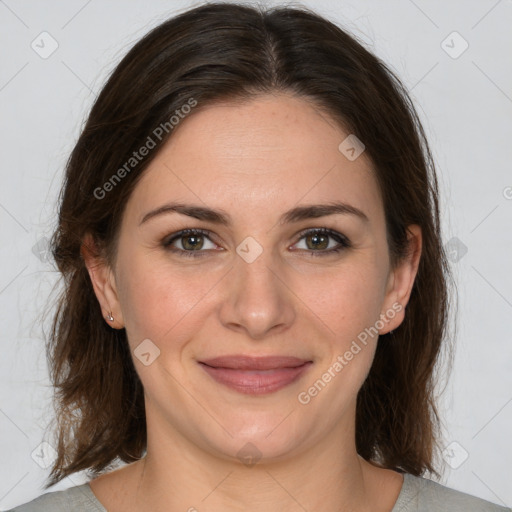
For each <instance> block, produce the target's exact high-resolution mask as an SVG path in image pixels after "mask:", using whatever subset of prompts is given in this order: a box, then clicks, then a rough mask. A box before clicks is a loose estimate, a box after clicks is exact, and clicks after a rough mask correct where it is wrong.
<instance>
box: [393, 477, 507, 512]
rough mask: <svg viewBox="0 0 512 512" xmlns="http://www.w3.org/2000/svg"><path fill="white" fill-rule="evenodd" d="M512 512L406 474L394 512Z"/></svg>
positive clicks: (436, 483) (425, 479)
mask: <svg viewBox="0 0 512 512" xmlns="http://www.w3.org/2000/svg"><path fill="white" fill-rule="evenodd" d="M436 511H438V512H444V511H450V512H470V511H471V512H511V511H512V509H510V508H507V507H503V506H500V505H496V504H494V503H491V502H490V501H486V500H483V499H480V498H477V497H476V496H472V495H471V494H467V493H464V492H461V491H456V490H455V489H450V488H449V487H446V486H444V485H442V484H440V483H438V482H434V481H433V480H429V479H427V478H423V477H419V476H414V475H411V474H409V473H405V474H404V483H403V486H402V490H401V492H400V495H399V496H398V500H397V502H396V503H395V506H394V507H393V510H392V512H436Z"/></svg>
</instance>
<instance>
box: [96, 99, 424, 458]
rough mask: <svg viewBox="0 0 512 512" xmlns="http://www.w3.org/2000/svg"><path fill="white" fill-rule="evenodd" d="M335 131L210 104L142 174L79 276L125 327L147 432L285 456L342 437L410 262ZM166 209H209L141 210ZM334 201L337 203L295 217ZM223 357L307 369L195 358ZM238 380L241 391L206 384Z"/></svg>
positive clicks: (269, 105)
mask: <svg viewBox="0 0 512 512" xmlns="http://www.w3.org/2000/svg"><path fill="white" fill-rule="evenodd" d="M348 135H349V133H347V132H344V131H343V130H342V129H341V128H340V127H339V126H338V125H337V124H336V123H334V121H332V120H331V119H329V118H328V117H326V115H325V114H321V113H319V112H318V111H317V110H316V109H315V108H314V107H313V106H312V105H311V104H310V103H308V102H306V101H305V100H303V99H298V98H293V97H291V96H286V95H278V96H261V97H258V98H253V99H252V100H251V101H250V102H247V103H243V104H235V103H223V104H215V105H212V106H208V107H206V108H204V109H202V110H197V111H196V112H194V113H192V114H190V115H189V117H188V118H186V119H185V120H182V121H181V124H180V125H179V126H178V128H177V129H176V131H175V133H174V134H173V136H172V138H171V140H170V141H169V142H168V143H167V144H166V146H165V147H164V148H163V149H162V150H161V151H160V153H159V154H158V156H157V157H156V158H155V160H153V162H152V163H151V165H150V166H149V167H148V169H147V170H146V171H145V174H144V176H143V177H142V178H141V180H140V181H139V183H138V184H137V186H136V188H135V190H134V192H133V194H132V195H131V197H130V199H129V201H128V203H127V206H126V210H125V214H124V217H123V221H122V225H121V230H120V237H119V245H118V253H117V254H118V256H117V260H116V264H115V269H112V272H109V269H107V268H104V269H103V270H98V271H97V272H95V273H94V272H91V277H92V279H93V283H94V285H95V290H96V293H97V296H98V299H99V300H100V302H101V305H102V307H103V308H104V311H105V314H107V312H108V311H109V310H111V311H112V312H113V316H114V318H115V319H116V320H115V322H116V323H115V324H114V325H113V326H114V327H123V326H124V327H125V328H126V332H127V335H128V339H129V344H130V347H131V349H132V355H133V360H134V363H135V367H136V369H137V372H138V374H139V376H140V378H141V381H142V383H143V385H144V389H145V400H146V414H147V421H148V431H150V432H159V435H161V436H165V435H170V436H174V437H180V438H182V439H186V440H187V441H189V442H191V443H193V444H194V445H196V446H197V447H200V448H201V449H202V450H204V451H207V452H209V453H211V454H214V455H216V456H221V457H224V458H229V457H237V456H239V455H237V454H239V451H240V450H241V449H243V447H244V446H247V445H246V443H249V442H250V443H252V444H253V445H254V446H255V447H256V448H257V450H258V452H259V453H260V454H261V456H262V457H269V458H276V457H277V458H279V457H286V456H290V455H292V454H294V453H299V452H300V451H301V450H306V449H308V448H309V447H311V446H312V445H313V444H314V443H317V442H319V441H320V440H321V439H323V438H325V437H326V436H327V435H328V433H329V432H332V431H333V430H336V429H340V430H343V431H345V432H348V431H350V429H349V425H350V424H351V422H353V421H354V410H355V409H354V408H355V399H356V395H357V392H358V390H359V389H360V387H361V386H362V384H363V382H364V380H365V378H366V376H367V374H368V372H369V370H370V367H371V363H372V360H373V356H374V352H375V348H376V344H377V341H378V335H375V332H376V331H379V332H380V333H381V334H382V333H386V332H388V331H390V330H392V329H394V328H396V327H397V326H398V325H399V324H400V322H401V321H402V319H403V307H404V306H405V304H406V303H407V300H408V297H409V293H410V288H411V286H412V283H413V280H414V275H415V271H416V266H417V260H410V261H409V260H405V261H404V263H403V264H402V265H401V266H398V267H396V268H395V269H392V268H390V263H389V256H388V246H387V242H386V231H385V219H384V210H383V204H382V200H381V197H380V194H379V190H378V187H377V182H376V179H375V171H374V170H373V169H372V165H371V163H370V161H369V160H368V159H367V158H366V156H365V153H364V152H363V153H362V154H361V155H360V156H359V157H358V158H356V159H355V160H351V159H348V158H347V157H346V156H345V154H344V153H342V152H341V151H340V149H339V145H340V143H341V142H342V141H343V140H344V139H346V137H347V136H348ZM170 203H174V204H176V203H179V204H180V205H189V206H195V207H198V208H201V209H203V210H202V213H203V214H204V212H205V211H206V210H213V211H214V212H216V215H214V214H212V213H211V212H210V213H209V214H208V215H199V210H197V209H196V210H195V211H194V210H189V211H188V214H187V213H186V212H185V211H184V210H182V211H181V212H177V211H175V210H174V211H173V210H168V211H167V212H165V213H160V214H153V215H149V216H148V213H150V212H154V211H155V210H156V209H158V208H160V207H162V206H164V205H169V204H170ZM333 204H344V205H345V208H344V209H343V208H339V209H338V210H335V211H331V212H330V211H327V210H326V209H324V210H323V211H320V210H319V209H317V210H316V215H314V212H315V211H314V210H313V209H310V210H307V209H306V207H310V206H313V205H333ZM293 209H296V210H295V213H296V214H295V215H294V216H292V215H291V214H288V216H287V215H286V214H287V212H290V211H291V210H293ZM351 209H352V210H353V211H351ZM356 209H357V210H356ZM354 212H358V213H354ZM191 215H196V217H199V218H196V217H194V216H191ZM219 219H222V220H223V222H220V221H219ZM185 229H190V230H200V231H197V232H192V233H188V234H187V233H185V234H183V233H181V232H182V230H185ZM416 233H417V234H418V236H419V235H420V233H418V232H416ZM418 239H419V238H418ZM363 340H364V341H363ZM354 343H355V344H354ZM356 347H359V350H358V349H357V348H356ZM350 354H352V356H350ZM227 355H246V356H253V357H259V356H293V357H296V358H300V359H301V360H305V361H308V362H309V363H307V364H305V365H304V366H303V367H302V369H301V370H297V369H295V370H292V369H290V368H288V369H287V370H286V369H281V370H279V371H274V373H272V371H267V372H266V374H265V375H263V373H259V374H255V373H252V377H247V375H249V374H248V373H247V372H243V371H240V370H239V371H238V372H234V371H233V370H225V371H224V372H222V370H221V371H220V372H217V373H216V374H215V375H216V376H215V375H214V376H212V374H211V372H208V371H206V369H205V367H204V365H203V364H201V362H203V361H206V360H208V359H211V358H215V357H220V356H227ZM230 372H231V373H230ZM213 373H215V370H214V372H213ZM235 373H236V375H235ZM243 375H245V376H246V379H245V381H244V382H245V384H247V381H250V383H252V384H251V386H252V387H251V386H249V387H248V388H244V389H245V391H244V389H241V388H240V386H244V382H241V383H240V382H239V383H238V384H239V387H238V388H237V387H236V386H235V387H233V386H231V385H227V384H226V383H224V382H220V381H219V380H218V379H219V378H220V379H222V378H229V379H231V378H232V377H233V376H234V377H233V378H234V379H235V380H236V379H237V378H238V377H240V378H243ZM272 375H273V377H272ZM281 378H282V379H284V380H283V382H284V384H283V383H281V384H282V385H281V386H280V387H279V386H278V387H277V389H273V390H272V388H271V387H268V388H265V387H264V386H263V383H267V384H269V383H270V381H272V383H274V384H275V381H276V380H279V382H281V380H280V379H281ZM258 379H259V380H258ZM265 379H266V380H265ZM273 379H274V380H273ZM287 379H288V380H287ZM256 381H257V382H256ZM319 381H320V382H319ZM258 382H259V383H260V384H261V385H258ZM315 383H316V387H315ZM250 390H252V392H249V391H250ZM265 390H266V391H265ZM347 429H348V430H347Z"/></svg>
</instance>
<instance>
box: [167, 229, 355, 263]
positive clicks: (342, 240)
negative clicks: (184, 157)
mask: <svg viewBox="0 0 512 512" xmlns="http://www.w3.org/2000/svg"><path fill="white" fill-rule="evenodd" d="M311 234H321V235H329V236H330V237H331V238H333V239H334V240H336V242H338V244H339V245H338V246H337V247H334V248H332V249H328V250H319V251H315V250H312V249H300V250H303V251H304V250H305V251H308V252H309V253H310V255H311V256H327V255H330V254H335V253H338V252H341V251H342V250H344V249H348V248H349V247H351V243H350V240H349V239H348V238H347V237H346V236H344V235H342V234H341V233H338V232H337V231H333V230H332V229H328V228H309V229H305V230H303V231H301V232H300V233H299V234H298V235H299V240H298V241H300V240H301V239H302V238H304V237H305V236H307V235H311ZM187 235H203V236H206V237H207V238H210V235H211V232H210V231H207V230H205V229H197V228H190V229H183V230H182V231H179V232H178V233H174V234H173V235H171V238H167V239H166V240H165V241H164V242H163V244H162V245H163V246H164V248H165V249H166V250H168V251H171V252H173V253H176V254H178V255H179V256H185V257H187V258H201V257H203V256H205V253H207V252H208V251H207V250H198V251H186V250H183V249H177V248H175V247H173V246H172V245H171V244H172V243H173V242H174V241H175V240H178V239H179V238H182V237H185V236H187ZM210 241H212V240H210ZM212 242H213V241H212ZM294 245H295V244H294Z"/></svg>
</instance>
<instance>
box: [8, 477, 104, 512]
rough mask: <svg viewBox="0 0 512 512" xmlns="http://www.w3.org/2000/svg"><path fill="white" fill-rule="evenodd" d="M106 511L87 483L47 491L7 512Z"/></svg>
mask: <svg viewBox="0 0 512 512" xmlns="http://www.w3.org/2000/svg"><path fill="white" fill-rule="evenodd" d="M70 511H77V512H78V511H80V512H106V510H105V508H104V507H103V506H102V505H101V503H100V502H99V501H98V500H97V499H96V497H95V495H94V493H93V492H92V490H91V488H90V487H89V484H87V483H86V484H82V485H78V486H75V487H70V488H69V489H65V490H64V491H53V492H47V493H45V494H43V495H41V496H39V497H38V498H35V499H34V500H32V501H29V502H27V503H24V504H23V505H18V506H17V507H14V508H13V509H11V510H8V511H7V512H70Z"/></svg>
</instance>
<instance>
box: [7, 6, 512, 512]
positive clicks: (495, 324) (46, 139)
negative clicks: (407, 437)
mask: <svg viewBox="0 0 512 512" xmlns="http://www.w3.org/2000/svg"><path fill="white" fill-rule="evenodd" d="M279 3H280V2H272V5H274V4H279ZM303 4H304V5H306V6H309V7H312V8H313V9H315V10H317V11H318V12H319V13H321V14H324V15H326V16H328V17H329V18H331V19H333V20H335V21H337V22H339V23H340V24H341V25H342V26H344V27H345V28H347V29H348V30H350V31H351V32H352V33H353V34H354V35H356V36H357V37H358V38H359V39H360V40H361V41H363V42H364V43H365V44H366V45H367V46H368V47H369V49H370V50H372V51H374V52H375V53H376V54H377V55H378V56H380V57H381V58H382V59H384V61H386V62H387V63H389V64H390V65H391V67H392V68H393V69H394V70H396V72H397V73H398V74H399V76H400V77H401V78H402V79H403V81H404V83H405V84H406V85H407V87H408V89H409V90H410V92H411V94H412V96H413V99H414V100H415V103H416V105H417V106H418V110H419V112H420V115H421V118H422V121H423V123H424V126H425V129H426V131H427V135H428V136H429V139H430V142H431V145H432V149H433V151H434V156H435V159H436V162H437V166H438V172H439V177H440V182H441V187H442V201H441V207H442V212H443V215H442V216H443V230H444V236H443V237H444V241H445V243H448V242H449V240H450V239H452V238H453V237H457V239H458V241H456V245H454V246H453V248H455V249H454V251H451V252H450V254H451V257H452V258H453V262H452V266H453V268H454V271H455V273H456V277H457V280H458V288H459V296H460V310H459V319H458V322H459V329H458V335H457V340H456V343H457V351H456V358H455V366H454V372H453V374H452V376H451V378H450V380H449V383H448V386H447V387H446V390H445V393H444V396H443V399H442V401H441V403H440V411H441V414H442V416H443V421H444V423H445V437H446V445H449V447H448V448H447V450H446V452H445V456H446V458H447V460H448V461H449V462H450V465H451V466H453V468H451V467H448V471H446V473H445V475H444V478H443V480H442V482H441V483H443V484H445V485H448V486H449V487H453V488H455V489H458V490H461V491H465V492H468V493H471V494H473V495H476V496H480V497H482V498H484V499H488V500H490V501H493V502H496V503H499V504H502V505H508V506H511V505H512V487H511V485H510V483H511V481H512V470H511V464H510V461H511V460H512V444H511V442H510V433H511V424H512V373H511V371H510V369H511V367H512V364H511V363H512V338H511V335H510V332H511V330H512V273H511V272H510V269H511V266H510V263H511V258H510V253H511V248H512V231H511V229H510V226H511V219H512V173H511V170H510V169H511V167H510V162H511V161H512V149H511V147H512V143H511V141H512V138H511V136H512V62H511V53H510V50H511V48H512V30H510V27H512V1H511V0H501V1H496V0H480V1H467V0H458V1H450V2H447V1H441V0H439V1H426V0H415V1H412V0H393V1H387V2H382V1H380V2H379V1H377V0H372V1H370V0H364V1H362V0H359V1H355V0H352V1H343V2H336V1H334V0H333V1H328V0H322V1H313V0H311V1H305V2H304V3H303ZM193 5H197V3H191V2H190V1H162V0H151V1H144V2H142V1H131V2H126V1H124V2H123V1H121V0H117V1H114V0H109V1H103V2H100V1H99V0H92V1H86V0H72V1H70V0H67V1H64V0H61V1H56V0H52V1H46V2H36V1H35V0H32V1H20V0H5V1H3V0H0V44H1V53H0V105H1V128H0V129H1V134H0V141H1V145H2V146H1V148H2V153H1V155H2V158H1V164H0V172H1V187H0V235H1V240H2V242H1V244H0V311H1V319H2V321H1V331H0V346H1V350H2V354H1V358H0V365H1V367H0V379H1V389H0V397H1V399H0V400H1V401H0V432H1V436H0V443H1V453H2V464H1V468H0V508H2V509H8V508H10V507H12V506H14V505H17V504H19V503H21V502H25V501H28V500H30V499H32V498H34V497H36V496H38V495H39V494H41V493H42V490H41V489H42V488H41V486H42V483H43V481H44V478H45V476H46V475H47V473H48V470H47V469H45V468H43V467H40V466H39V465H38V464H37V463H36V462H35V460H38V458H37V455H38V454H40V453H41V452H40V450H41V449H40V448H38V447H39V445H40V443H41V442H42V441H43V433H44V430H45V428H46V426H47V422H48V421H49V419H50V417H51V408H50V405H51V402H50V400H51V393H52V390H51V387H50V386H49V379H48V372H47V367H46V359H45V354H44V345H43V342H42V336H41V320H40V318H39V316H40V314H41V312H42V309H43V307H44V306H45V305H46V304H47V303H48V300H49V299H48V293H49V292H50V289H51V287H52V286H53V284H54V283H55V282H56V280H57V275H56V273H55V271H54V269H53V268H52V266H51V265H50V264H49V263H48V262H47V261H46V260H45V257H44V247H45V237H46V238H47V237H49V235H50V233H51V231H52V228H53V226H54V222H55V215H56V196H57V193H58V190H59V187H60V183H61V179H62V172H63V167H64V163H65V160H66V158H67V156H68V154H69V152H70V150H71V148H72V146H73V144H74V142H75V141H76V138H77V136H78V134H79V130H80V127H81V123H82V121H83V120H84V118H85V115H86V114H87V111H88V109H89V108H90V106H91V103H92V101H93V99H94V97H95V94H97V93H98V91H99V90H100V88H101V86H102V84H103V81H104V79H105V77H106V74H107V73H108V72H109V71H110V70H111V69H112V68H113V67H114V66H115V65H116V64H117V63H118V62H119V60H120V58H121V57H122V56H123V55H124V54H125V53H126V51H127V50H128V49H129V48H130V47H131V46H132V44H133V43H134V42H135V41H136V40H138V39H139V38H140V37H141V36H142V35H143V34H145V33H146V32H147V31H148V30H149V29H150V28H152V27H153V26H155V25H157V24H158V23H160V22H161V21H163V20H164V19H166V18H167V17H169V16H171V15H173V14H175V13H177V12H178V11H182V10H184V9H186V8H189V7H191V6H193ZM268 5H271V3H270V2H268ZM43 31H47V32H48V33H49V34H51V37H52V38H53V39H55V41H57V43H58V48H57V50H56V51H55V52H54V53H53V54H52V55H50V56H48V57H47V58H42V57H41V56H40V55H39V54H38V53H36V51H34V50H33V49H32V47H31V44H32V42H33V41H35V42H34V43H33V44H34V46H35V45H38V46H39V48H40V49H39V51H40V52H41V51H43V49H42V47H43V44H44V48H45V49H46V51H48V50H49V49H50V48H51V46H50V44H51V41H50V39H49V38H48V36H40V34H41V33H42V32H43ZM453 31H457V32H458V33H459V34H460V36H461V37H462V38H463V39H461V38H460V37H459V36H457V35H450V34H452V32H453ZM448 36H449V37H448ZM447 37H448V39H447ZM42 38H46V39H44V41H43V42H41V39H42ZM464 40H465V41H467V43H468V44H469V47H468V48H467V50H466V51H464V52H463V53H462V54H460V55H458V53H460V51H461V50H462V49H463V48H464ZM443 41H445V42H444V43H443ZM447 52H449V53H451V55H449V53H447ZM454 57H457V58H454ZM453 243H454V242H453V241H452V242H450V244H453ZM37 244H38V245H37ZM35 245H37V246H38V247H39V248H40V249H41V251H42V252H41V251H40V253H39V256H38V255H37V253H38V251H37V250H34V246H35ZM465 247H466V248H467V253H465V254H464V250H465V249H464V248H465ZM456 260H458V261H456ZM34 450H36V451H35V452H34V459H35V460H34V459H33V458H32V457H31V453H32V452H33V451H34ZM45 453H46V452H45ZM50 455H51V453H50ZM465 457H467V459H466V460H464V459H465ZM39 460H43V461H44V460H46V459H44V457H43V459H41V458H39ZM43 465H44V462H43ZM82 477H83V475H75V476H73V477H72V478H69V479H66V480H65V481H63V482H61V483H59V484H58V485H57V486H55V487H54V488H53V489H52V490H58V489H62V488H65V487H69V486H71V485H76V484H79V483H82V482H83V481H85V480H84V478H82Z"/></svg>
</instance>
